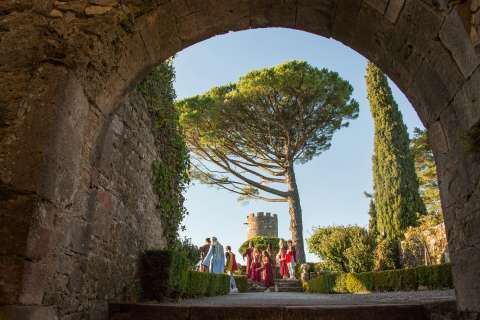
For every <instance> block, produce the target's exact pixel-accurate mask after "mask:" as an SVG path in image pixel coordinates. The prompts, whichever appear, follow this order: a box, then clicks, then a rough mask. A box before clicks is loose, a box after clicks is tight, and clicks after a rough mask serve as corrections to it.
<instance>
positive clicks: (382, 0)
mask: <svg viewBox="0 0 480 320" xmlns="http://www.w3.org/2000/svg"><path fill="white" fill-rule="evenodd" d="M365 2H366V3H367V4H368V5H369V6H370V7H372V8H374V9H375V10H377V11H378V12H380V14H384V13H385V10H386V9H387V5H388V0H365Z"/></svg>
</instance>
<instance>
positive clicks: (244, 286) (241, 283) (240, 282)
mask: <svg viewBox="0 0 480 320" xmlns="http://www.w3.org/2000/svg"><path fill="white" fill-rule="evenodd" d="M233 278H234V279H235V283H236V284H237V288H238V292H247V291H248V281H247V277H246V276H237V275H235V276H233Z"/></svg>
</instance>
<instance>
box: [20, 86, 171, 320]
mask: <svg viewBox="0 0 480 320" xmlns="http://www.w3.org/2000/svg"><path fill="white" fill-rule="evenodd" d="M70 120H71V121H72V123H74V122H75V119H74V118H72V119H70ZM92 120H93V119H92ZM93 123H95V121H92V124H93ZM102 123H103V127H100V128H99V129H100V130H99V134H98V135H97V136H91V137H89V135H88V132H87V131H85V134H86V136H85V140H84V141H83V142H84V145H83V147H84V148H93V150H92V155H93V157H92V159H91V163H90V164H89V163H83V165H84V166H83V165H79V167H80V168H79V170H78V172H79V177H78V180H77V181H76V182H75V183H74V186H75V188H74V191H73V193H74V196H73V197H72V199H71V200H72V202H71V203H70V204H69V207H70V209H69V210H65V211H63V212H62V211H59V210H57V212H56V214H55V216H54V217H52V219H53V220H54V222H53V223H52V226H51V227H52V229H53V230H50V231H49V233H50V236H47V235H45V239H42V238H40V239H39V241H44V242H45V244H42V243H39V244H38V246H39V249H41V248H42V247H43V246H46V245H47V244H48V243H49V242H50V243H51V244H52V242H53V243H54V244H53V245H52V246H53V248H52V251H51V252H50V253H49V256H48V258H46V259H42V263H43V264H44V265H45V267H46V268H47V269H49V270H50V271H51V275H50V276H49V277H48V278H47V279H44V280H45V281H39V280H37V281H33V282H32V283H30V284H29V285H31V286H41V285H45V288H44V289H43V290H41V291H43V292H42V296H41V297H39V299H41V301H42V303H43V304H44V305H48V306H56V307H57V308H56V309H57V310H53V311H51V312H50V313H46V316H45V317H47V318H48V319H52V317H53V316H52V314H57V315H58V318H59V319H72V320H73V319H90V320H93V319H106V315H107V301H135V300H136V299H137V298H138V294H139V282H138V257H139V255H140V254H141V252H143V251H144V250H145V249H146V248H162V247H164V245H165V243H164V240H163V238H162V228H161V224H160V217H159V215H158V212H157V210H156V205H157V202H158V198H157V195H156V194H154V192H153V190H152V186H151V183H150V181H151V177H152V173H151V164H152V161H153V160H154V159H157V158H158V151H157V147H156V146H155V141H154V138H153V135H152V133H151V125H152V123H151V119H150V117H149V115H148V113H147V112H146V106H145V101H144V100H143V98H142V96H141V95H140V94H137V93H135V92H134V93H132V94H130V96H129V97H128V98H127V99H126V102H125V103H123V104H122V105H121V106H120V107H119V108H118V109H116V110H115V112H113V113H112V114H111V115H110V117H109V118H108V119H105V121H104V122H102ZM77 124H78V123H77ZM90 138H92V140H90ZM90 143H91V145H90ZM74 147H78V146H74ZM60 188H61V186H60ZM62 191H66V190H59V192H62ZM47 238H50V239H47ZM33 271H35V270H33ZM35 276H36V277H40V278H43V277H42V275H40V274H35ZM23 299H29V298H28V297H23ZM54 309H55V308H54ZM13 318H14V317H13ZM14 319H15V318H14ZM42 319H43V318H42Z"/></svg>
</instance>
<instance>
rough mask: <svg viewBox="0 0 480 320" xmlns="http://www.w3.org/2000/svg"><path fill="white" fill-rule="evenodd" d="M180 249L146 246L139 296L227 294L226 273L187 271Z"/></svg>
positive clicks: (228, 280) (144, 297)
mask: <svg viewBox="0 0 480 320" xmlns="http://www.w3.org/2000/svg"><path fill="white" fill-rule="evenodd" d="M189 269H190V265H189V263H188V259H187V257H186V256H185V254H183V253H179V252H176V251H171V250H149V251H146V252H145V253H144V255H143V259H142V266H141V286H142V299H144V300H157V301H161V300H164V299H165V298H181V297H197V296H214V295H224V294H228V292H229V290H230V279H229V277H228V276H227V275H225V274H212V273H202V272H196V271H190V270H189Z"/></svg>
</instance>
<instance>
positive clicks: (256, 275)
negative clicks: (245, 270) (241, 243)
mask: <svg viewBox="0 0 480 320" xmlns="http://www.w3.org/2000/svg"><path fill="white" fill-rule="evenodd" d="M261 266H262V255H261V253H260V250H258V248H255V249H253V258H252V263H251V265H250V277H249V278H250V279H251V280H252V281H253V282H260V280H261V279H260V272H258V271H257V269H258V268H260V267H261Z"/></svg>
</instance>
